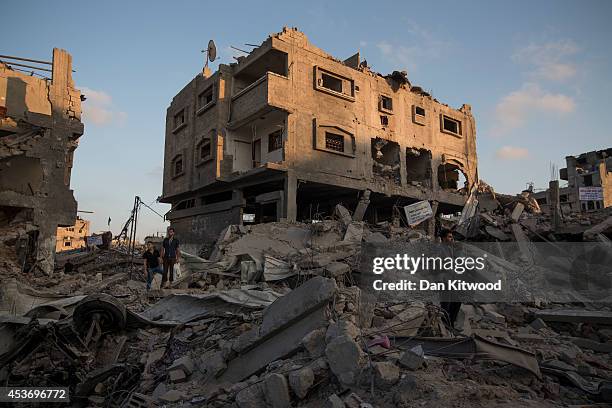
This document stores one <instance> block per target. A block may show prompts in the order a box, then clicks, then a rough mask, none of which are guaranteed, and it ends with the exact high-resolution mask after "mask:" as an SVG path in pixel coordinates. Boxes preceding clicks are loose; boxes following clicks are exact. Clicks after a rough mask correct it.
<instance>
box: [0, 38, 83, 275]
mask: <svg viewBox="0 0 612 408" xmlns="http://www.w3.org/2000/svg"><path fill="white" fill-rule="evenodd" d="M23 68H28V69H27V72H28V73H24V72H22V71H24V69H23ZM41 73H42V74H41ZM82 134H83V124H82V123H81V93H80V91H79V90H78V89H76V88H75V86H74V82H73V80H72V57H71V56H70V54H68V53H67V52H66V51H64V50H61V49H57V48H56V49H54V50H53V61H52V62H47V61H38V60H32V59H26V58H17V57H8V56H0V229H1V230H2V233H1V234H0V235H1V236H2V237H1V238H0V251H2V256H1V257H0V259H2V262H6V260H8V259H15V258H17V260H18V264H19V265H20V266H21V267H23V269H24V270H26V269H27V270H28V271H31V270H34V269H37V270H40V271H42V272H44V273H51V272H52V271H53V263H54V255H55V249H56V244H55V239H56V231H57V227H58V226H69V225H73V224H74V222H75V218H76V209H77V203H76V200H75V199H74V196H73V192H72V190H71V189H70V173H71V170H72V159H73V154H74V150H75V149H76V148H77V145H78V140H79V137H81V135H82ZM4 267H6V265H4Z"/></svg>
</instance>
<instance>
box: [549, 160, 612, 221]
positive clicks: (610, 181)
mask: <svg viewBox="0 0 612 408" xmlns="http://www.w3.org/2000/svg"><path fill="white" fill-rule="evenodd" d="M565 162H566V168H564V169H561V170H560V171H559V173H560V177H561V179H562V180H567V189H568V194H567V205H568V206H569V207H570V209H571V210H572V211H590V210H599V209H602V208H607V207H610V206H612V148H610V149H605V150H596V151H592V152H587V153H582V154H580V155H578V156H567V157H566V158H565Z"/></svg>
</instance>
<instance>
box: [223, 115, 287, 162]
mask: <svg viewBox="0 0 612 408" xmlns="http://www.w3.org/2000/svg"><path fill="white" fill-rule="evenodd" d="M286 123H287V114H286V113H285V112H281V111H276V110H274V111H272V112H269V113H267V114H265V115H264V116H262V117H260V118H258V119H256V120H254V121H252V122H249V123H248V124H245V125H244V126H242V127H240V128H238V129H234V130H228V131H227V149H228V152H230V155H232V159H233V166H232V170H233V172H239V173H240V172H245V171H249V170H251V169H254V168H257V167H260V166H264V165H265V164H266V163H268V162H280V161H283V158H284V151H283V139H284V138H285V136H286V131H285V129H286ZM262 147H263V148H262ZM270 149H272V150H270Z"/></svg>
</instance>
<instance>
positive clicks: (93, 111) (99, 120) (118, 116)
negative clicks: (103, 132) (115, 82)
mask: <svg viewBox="0 0 612 408" xmlns="http://www.w3.org/2000/svg"><path fill="white" fill-rule="evenodd" d="M81 92H82V93H83V95H85V97H86V98H87V99H86V100H85V101H84V102H83V104H82V106H83V121H84V122H90V123H92V124H94V125H98V126H105V125H110V124H122V123H125V121H126V119H127V113H125V112H121V111H117V110H116V109H115V108H114V106H113V98H112V97H111V96H110V95H109V94H108V93H106V92H104V91H96V90H94V89H90V88H87V87H82V88H81Z"/></svg>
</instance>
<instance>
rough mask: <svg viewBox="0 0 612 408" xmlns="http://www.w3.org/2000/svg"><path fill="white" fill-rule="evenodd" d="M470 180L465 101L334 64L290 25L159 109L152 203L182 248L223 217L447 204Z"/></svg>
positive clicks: (471, 126) (472, 141)
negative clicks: (162, 124)
mask: <svg viewBox="0 0 612 408" xmlns="http://www.w3.org/2000/svg"><path fill="white" fill-rule="evenodd" d="M476 180H477V159H476V130H475V121H474V118H473V116H472V114H471V108H470V106H469V105H463V106H462V107H461V108H460V109H458V110H457V109H453V108H450V107H449V106H447V105H445V104H442V103H440V102H438V101H437V100H435V99H434V98H433V97H432V96H431V95H430V94H429V93H427V92H425V91H424V90H423V89H422V88H420V87H418V86H413V85H412V84H411V83H410V82H409V81H408V79H407V76H406V73H405V72H397V71H395V72H393V74H391V75H387V76H382V75H380V74H377V73H374V72H371V71H370V70H369V68H368V66H367V63H366V61H361V60H360V56H359V53H357V54H355V55H353V56H352V57H350V58H348V59H347V60H344V61H340V60H338V59H336V58H334V57H332V56H330V55H329V54H327V53H325V52H324V51H322V50H321V49H319V48H317V47H315V46H314V45H312V44H311V43H310V42H309V41H308V39H307V37H306V36H305V35H304V34H303V33H301V32H300V31H298V30H297V29H290V28H284V29H283V31H282V32H281V33H278V34H274V35H272V36H270V37H269V38H268V39H267V40H265V41H264V42H263V43H262V44H261V46H259V47H257V48H255V49H254V50H253V51H252V52H250V54H249V55H248V56H246V57H240V58H237V63H233V64H230V65H225V64H221V65H220V66H219V69H218V70H217V71H216V72H215V73H211V72H210V70H208V69H207V68H206V69H205V70H204V72H203V74H199V75H197V76H196V77H195V78H194V79H193V80H191V81H190V82H189V83H188V84H187V85H186V86H185V87H184V88H183V89H182V90H181V91H180V92H179V93H178V94H177V95H176V96H175V97H174V98H173V100H172V102H171V104H170V106H169V107H168V110H167V117H166V140H165V156H164V183H163V194H162V198H161V201H162V202H165V203H170V204H172V208H171V210H170V211H169V213H168V214H167V218H168V219H169V220H170V221H171V224H172V226H173V227H175V229H176V230H177V233H178V234H179V235H180V236H181V241H182V245H183V248H184V249H185V250H186V251H188V252H192V253H197V252H198V251H199V250H201V249H202V245H203V244H204V247H206V244H207V243H212V242H214V241H215V240H216V239H217V238H218V235H219V233H220V232H221V231H222V230H223V228H225V227H226V226H227V225H229V224H242V223H243V221H244V222H250V223H262V222H271V221H279V220H288V221H306V220H316V219H322V218H324V217H326V216H329V215H331V213H332V212H333V209H334V207H335V205H336V204H338V203H343V204H345V205H347V206H350V207H352V206H353V205H354V204H355V203H356V202H358V201H359V200H360V199H361V200H362V202H365V203H369V207H368V209H367V212H365V214H364V216H365V219H367V220H368V221H371V222H380V221H385V220H391V219H392V218H393V213H394V208H398V206H402V205H406V204H408V203H411V202H414V201H417V200H424V199H427V200H431V201H432V202H433V203H434V211H439V212H441V211H447V212H451V211H453V210H456V209H460V208H461V207H462V206H463V204H464V202H465V197H466V196H465V193H466V191H468V190H469V189H470V187H471V186H473V184H474V183H475V181H476ZM204 253H206V251H204Z"/></svg>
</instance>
